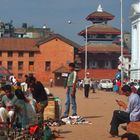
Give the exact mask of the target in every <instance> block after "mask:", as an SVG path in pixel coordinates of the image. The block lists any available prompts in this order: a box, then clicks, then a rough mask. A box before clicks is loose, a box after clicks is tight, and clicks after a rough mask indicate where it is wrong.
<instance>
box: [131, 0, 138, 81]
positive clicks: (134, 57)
mask: <svg viewBox="0 0 140 140" xmlns="http://www.w3.org/2000/svg"><path fill="white" fill-rule="evenodd" d="M130 20H131V73H130V78H131V79H133V80H135V79H136V80H140V1H139V2H137V3H135V4H132V6H131V11H130Z"/></svg>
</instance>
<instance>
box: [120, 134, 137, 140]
mask: <svg viewBox="0 0 140 140" xmlns="http://www.w3.org/2000/svg"><path fill="white" fill-rule="evenodd" d="M121 140H139V137H138V135H136V134H133V133H125V134H123V135H122V136H121Z"/></svg>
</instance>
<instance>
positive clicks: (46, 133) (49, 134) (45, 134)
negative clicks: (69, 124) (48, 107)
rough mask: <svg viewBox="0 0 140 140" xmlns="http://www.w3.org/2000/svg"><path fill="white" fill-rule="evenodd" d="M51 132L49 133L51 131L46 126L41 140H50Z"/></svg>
mask: <svg viewBox="0 0 140 140" xmlns="http://www.w3.org/2000/svg"><path fill="white" fill-rule="evenodd" d="M52 136H53V135H52V131H51V129H50V128H49V127H48V126H46V127H45V130H44V138H43V140H52Z"/></svg>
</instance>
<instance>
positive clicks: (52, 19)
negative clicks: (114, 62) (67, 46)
mask: <svg viewBox="0 0 140 140" xmlns="http://www.w3.org/2000/svg"><path fill="white" fill-rule="evenodd" d="M122 1H123V17H124V25H123V28H124V30H125V31H130V21H129V18H128V15H129V12H130V7H131V4H132V3H134V2H136V1H138V0H122ZM99 4H101V5H102V8H103V10H104V11H107V12H109V13H112V14H113V15H115V16H116V18H115V19H114V20H113V21H112V22H109V24H111V25H112V26H115V27H117V28H120V0H0V20H1V21H4V22H9V21H10V20H13V24H14V25H15V26H18V27H20V26H21V25H22V23H25V22H26V23H27V24H28V25H33V26H35V27H42V26H43V25H44V24H46V25H47V27H49V28H51V30H52V31H54V32H55V33H59V34H61V35H63V36H65V37H67V38H69V39H71V40H72V41H75V42H76V43H79V44H83V43H84V39H83V38H82V37H80V36H78V35H77V34H78V32H80V31H81V30H82V29H84V28H85V26H86V25H90V24H91V23H90V22H89V21H86V20H85V18H86V17H87V16H88V15H89V14H90V13H92V12H94V11H96V9H97V7H98V5H99ZM69 20H71V21H72V24H68V21H69Z"/></svg>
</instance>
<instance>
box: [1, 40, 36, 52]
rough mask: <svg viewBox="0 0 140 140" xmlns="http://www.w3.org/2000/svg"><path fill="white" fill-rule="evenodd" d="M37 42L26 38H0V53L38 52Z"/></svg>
mask: <svg viewBox="0 0 140 140" xmlns="http://www.w3.org/2000/svg"><path fill="white" fill-rule="evenodd" d="M36 43H37V40H35V39H27V38H0V51H39V49H38V47H37V46H36Z"/></svg>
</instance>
